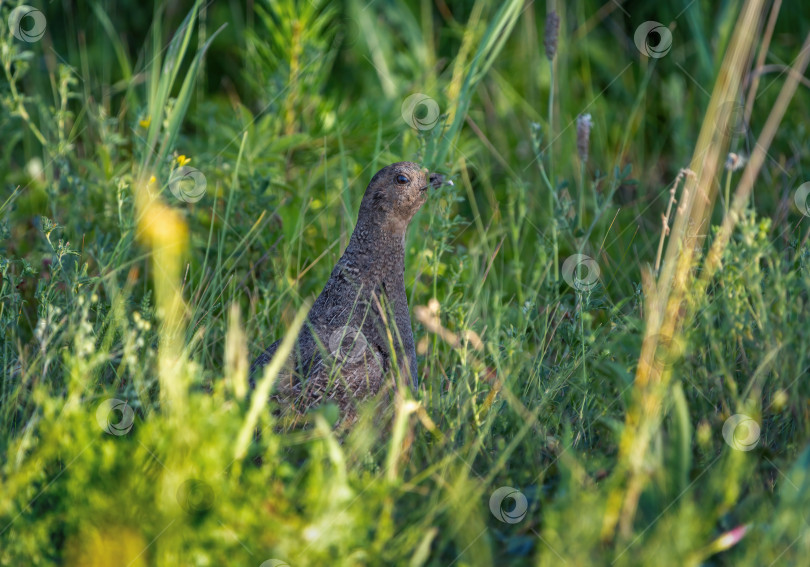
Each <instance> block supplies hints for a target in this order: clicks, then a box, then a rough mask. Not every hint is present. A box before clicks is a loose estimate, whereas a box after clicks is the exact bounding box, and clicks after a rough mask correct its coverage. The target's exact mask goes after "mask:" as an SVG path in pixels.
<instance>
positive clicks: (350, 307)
mask: <svg viewBox="0 0 810 567" xmlns="http://www.w3.org/2000/svg"><path fill="white" fill-rule="evenodd" d="M444 183H445V177H444V176H443V175H441V174H438V173H430V172H428V170H427V169H426V168H423V167H422V166H420V165H419V164H417V163H414V162H409V161H403V162H398V163H393V164H391V165H388V166H386V167H384V168H382V169H381V170H380V171H378V172H377V173H376V174H375V175H374V177H372V179H371V181H370V183H369V184H368V186H367V187H366V190H365V193H364V194H363V198H362V201H361V202H360V209H359V212H358V216H357V223H356V225H355V228H354V231H353V232H352V235H351V238H350V239H349V243H348V245H347V246H346V249H345V251H344V252H343V255H342V256H341V257H340V260H338V262H337V264H335V267H334V268H333V270H332V273H331V275H330V277H329V280H328V281H327V282H326V284H325V285H324V287H323V290H322V291H321V293H320V295H318V298H317V299H316V300H315V302H314V303H313V304H312V308H311V309H310V311H309V313H308V314H307V320H306V323H305V324H304V327H303V328H302V329H301V331H300V332H299V334H298V337H297V338H296V344H295V346H294V348H293V352H292V354H291V355H290V357H289V359H288V360H287V361H286V365H285V367H284V369H283V370H282V372H281V373H280V374H279V376H278V377H277V378H276V380H275V383H274V390H273V393H272V394H271V397H272V399H273V400H274V401H275V402H277V404H278V405H279V410H280V411H281V412H282V413H283V412H284V411H285V410H287V409H290V410H293V411H294V412H295V414H294V415H303V414H305V413H306V412H307V411H308V410H310V409H312V408H314V407H316V406H319V405H321V404H324V403H326V402H334V403H335V404H336V405H337V407H338V409H339V412H340V417H339V420H340V422H343V423H352V422H353V421H355V420H356V417H357V408H358V404H359V403H360V402H362V401H363V400H365V399H367V398H369V397H372V396H374V395H375V394H377V393H378V392H379V391H380V390H381V389H382V388H383V387H384V386H386V385H390V386H392V387H393V388H397V387H398V386H397V384H398V382H397V380H399V379H401V380H402V384H406V385H409V386H410V387H411V388H413V389H416V388H417V387H418V379H417V365H416V349H415V347H414V337H413V329H412V327H411V319H410V312H409V309H408V298H407V296H406V293H405V234H406V231H407V229H408V225H409V224H410V222H411V219H413V217H414V215H415V214H416V212H417V211H418V210H419V209H420V208H421V207H422V205H424V204H425V202H426V201H427V196H428V192H429V190H430V189H431V188H434V189H435V188H438V187H440V186H441V185H442V184H444ZM446 183H447V184H448V185H452V181H449V180H448V181H447V182H446ZM279 344H281V341H280V340H278V341H276V342H274V343H273V344H272V345H270V346H269V347H268V348H267V349H266V350H264V352H262V353H261V354H260V355H259V356H258V357H257V358H256V359H255V360H254V361H253V363H252V364H251V367H250V384H251V387H253V386H254V385H255V379H256V377H257V375H258V374H259V373H260V372H261V369H262V368H263V367H264V366H265V365H267V364H269V362H270V361H271V360H272V358H273V356H274V355H275V353H276V350H277V349H278V346H279ZM386 381H388V382H386Z"/></svg>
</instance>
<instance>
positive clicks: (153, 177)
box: [147, 175, 157, 185]
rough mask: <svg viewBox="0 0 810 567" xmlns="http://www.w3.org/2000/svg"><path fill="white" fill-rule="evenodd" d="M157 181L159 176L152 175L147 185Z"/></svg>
mask: <svg viewBox="0 0 810 567" xmlns="http://www.w3.org/2000/svg"><path fill="white" fill-rule="evenodd" d="M155 181H157V178H156V177H155V176H154V175H153V176H152V177H150V178H149V183H147V185H151V184H152V183H154V182H155Z"/></svg>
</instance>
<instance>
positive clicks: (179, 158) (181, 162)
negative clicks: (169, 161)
mask: <svg viewBox="0 0 810 567" xmlns="http://www.w3.org/2000/svg"><path fill="white" fill-rule="evenodd" d="M190 161H191V158H187V157H186V156H185V155H180V156H177V164H178V165H179V166H180V167H183V166H184V165H186V164H187V163H189V162H190Z"/></svg>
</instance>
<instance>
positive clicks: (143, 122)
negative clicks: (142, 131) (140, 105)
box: [138, 116, 152, 128]
mask: <svg viewBox="0 0 810 567" xmlns="http://www.w3.org/2000/svg"><path fill="white" fill-rule="evenodd" d="M151 123H152V117H151V116H147V117H146V118H144V119H143V120H141V121H140V122H138V125H139V126H140V127H141V128H149V125H150V124H151Z"/></svg>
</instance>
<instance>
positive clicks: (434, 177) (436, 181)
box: [430, 173, 453, 189]
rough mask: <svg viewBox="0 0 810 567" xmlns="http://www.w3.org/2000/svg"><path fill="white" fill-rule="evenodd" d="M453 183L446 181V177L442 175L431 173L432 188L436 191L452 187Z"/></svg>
mask: <svg viewBox="0 0 810 567" xmlns="http://www.w3.org/2000/svg"><path fill="white" fill-rule="evenodd" d="M452 184H453V182H452V181H450V180H449V179H448V180H447V181H445V180H444V175H442V174H441V173H431V174H430V186H431V187H433V188H434V189H438V188H439V187H441V186H442V185H452Z"/></svg>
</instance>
